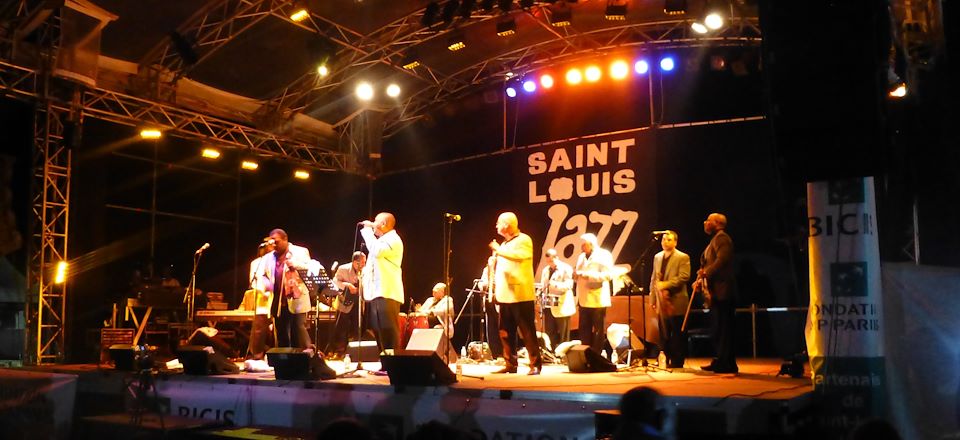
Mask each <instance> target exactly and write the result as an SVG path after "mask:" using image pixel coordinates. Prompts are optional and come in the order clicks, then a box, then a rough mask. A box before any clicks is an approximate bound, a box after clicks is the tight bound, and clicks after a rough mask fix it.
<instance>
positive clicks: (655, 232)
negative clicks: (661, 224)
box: [653, 230, 670, 235]
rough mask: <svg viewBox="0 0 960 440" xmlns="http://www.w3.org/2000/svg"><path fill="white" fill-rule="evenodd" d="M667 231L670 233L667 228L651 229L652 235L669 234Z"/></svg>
mask: <svg viewBox="0 0 960 440" xmlns="http://www.w3.org/2000/svg"><path fill="white" fill-rule="evenodd" d="M669 233H670V231H668V230H663V231H653V235H663V234H669Z"/></svg>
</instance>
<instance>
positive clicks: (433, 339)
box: [406, 328, 458, 363]
mask: <svg viewBox="0 0 960 440" xmlns="http://www.w3.org/2000/svg"><path fill="white" fill-rule="evenodd" d="M445 341H446V342H445ZM406 349H407V350H416V351H435V352H436V353H437V356H439V357H440V359H443V360H444V361H448V363H454V362H457V358H458V356H457V349H456V348H454V347H453V343H452V342H450V341H447V340H446V338H445V337H444V334H443V329H439V328H418V329H414V330H413V333H411V334H410V340H409V341H407V346H406ZM444 351H446V353H447V356H446V357H444V354H443V353H444Z"/></svg>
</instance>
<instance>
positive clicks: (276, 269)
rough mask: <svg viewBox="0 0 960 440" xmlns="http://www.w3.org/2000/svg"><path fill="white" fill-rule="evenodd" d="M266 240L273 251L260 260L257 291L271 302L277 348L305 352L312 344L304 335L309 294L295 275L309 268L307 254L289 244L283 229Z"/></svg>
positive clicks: (306, 251)
mask: <svg viewBox="0 0 960 440" xmlns="http://www.w3.org/2000/svg"><path fill="white" fill-rule="evenodd" d="M270 239H271V240H273V242H274V246H275V248H274V250H273V252H269V253H266V254H264V255H263V257H261V262H260V266H261V267H262V268H263V269H262V270H263V271H262V272H260V275H261V276H258V277H257V283H258V284H259V287H258V288H259V289H260V290H262V291H264V292H270V294H271V295H272V298H273V300H272V303H271V305H270V315H271V316H272V317H273V318H274V320H273V322H274V329H275V330H276V332H277V345H278V346H280V347H299V348H307V347H308V346H309V345H311V344H312V343H311V341H310V335H309V334H308V333H307V312H308V311H310V292H309V291H308V290H307V286H306V285H305V284H304V283H303V280H301V279H300V276H299V275H297V273H296V271H297V270H299V269H304V270H305V269H308V268H309V265H310V251H309V250H307V248H305V247H302V246H297V245H295V244H291V243H290V242H289V240H288V238H287V233H286V231H284V230H283V229H274V230H272V231H270Z"/></svg>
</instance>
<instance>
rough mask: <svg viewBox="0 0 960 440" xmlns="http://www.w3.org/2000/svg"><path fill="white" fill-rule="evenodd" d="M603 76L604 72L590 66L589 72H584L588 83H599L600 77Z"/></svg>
mask: <svg viewBox="0 0 960 440" xmlns="http://www.w3.org/2000/svg"><path fill="white" fill-rule="evenodd" d="M602 75H603V72H602V71H601V70H600V68H599V67H597V66H589V67H587V70H585V71H584V75H583V76H584V77H585V78H586V79H587V82H597V81H600V77H601V76H602Z"/></svg>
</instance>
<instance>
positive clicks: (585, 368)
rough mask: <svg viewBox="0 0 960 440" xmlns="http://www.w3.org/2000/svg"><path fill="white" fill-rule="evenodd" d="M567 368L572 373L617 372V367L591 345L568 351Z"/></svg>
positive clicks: (578, 346) (575, 347) (576, 347)
mask: <svg viewBox="0 0 960 440" xmlns="http://www.w3.org/2000/svg"><path fill="white" fill-rule="evenodd" d="M567 368H568V369H569V370H570V372H571V373H605V372H607V373H608V372H613V371H617V366H616V365H614V364H613V363H612V362H610V361H608V360H607V359H606V358H604V357H603V356H602V355H601V354H600V353H597V351H596V350H594V349H592V348H590V346H589V345H576V346H574V347H571V348H570V350H568V351H567Z"/></svg>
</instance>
